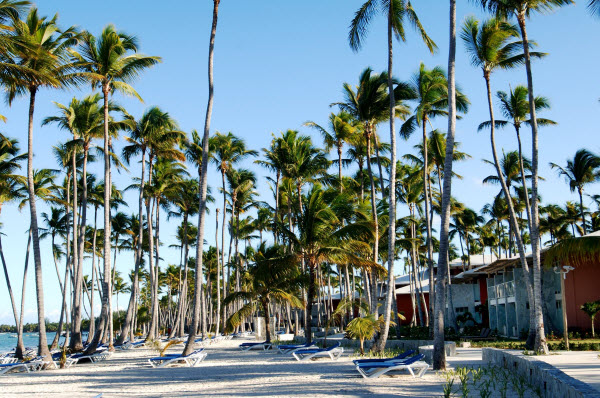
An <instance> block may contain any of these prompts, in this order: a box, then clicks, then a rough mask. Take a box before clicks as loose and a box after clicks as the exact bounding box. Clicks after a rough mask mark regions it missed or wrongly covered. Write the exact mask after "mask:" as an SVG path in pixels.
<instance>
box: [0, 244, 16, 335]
mask: <svg viewBox="0 0 600 398" xmlns="http://www.w3.org/2000/svg"><path fill="white" fill-rule="evenodd" d="M0 258H1V259H2V268H3V269H4V278H5V279H6V287H7V289H8V295H9V296H10V304H11V306H12V310H13V316H14V317H15V325H16V326H17V327H18V325H19V315H18V312H17V305H16V303H15V297H14V296H13V291H12V286H11V284H10V278H9V276H8V267H7V266H6V260H5V259H4V251H3V250H2V234H0Z"/></svg>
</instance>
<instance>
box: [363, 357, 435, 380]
mask: <svg viewBox="0 0 600 398" xmlns="http://www.w3.org/2000/svg"><path fill="white" fill-rule="evenodd" d="M391 363H393V362H367V363H362V364H359V365H356V370H358V373H360V374H361V375H362V377H364V378H366V379H374V378H377V377H379V376H381V375H383V374H386V373H388V372H392V371H397V370H408V373H410V374H411V376H412V377H423V375H424V374H425V372H427V369H429V364H428V363H427V362H423V361H417V362H413V363H411V364H408V365H405V364H402V363H399V362H398V363H397V365H395V366H389V365H390V364H391ZM360 365H362V367H361V366H360ZM365 365H374V366H377V367H371V368H368V369H363V367H364V366H365ZM379 366H381V367H379ZM416 369H418V372H417V373H416V374H415V370H416Z"/></svg>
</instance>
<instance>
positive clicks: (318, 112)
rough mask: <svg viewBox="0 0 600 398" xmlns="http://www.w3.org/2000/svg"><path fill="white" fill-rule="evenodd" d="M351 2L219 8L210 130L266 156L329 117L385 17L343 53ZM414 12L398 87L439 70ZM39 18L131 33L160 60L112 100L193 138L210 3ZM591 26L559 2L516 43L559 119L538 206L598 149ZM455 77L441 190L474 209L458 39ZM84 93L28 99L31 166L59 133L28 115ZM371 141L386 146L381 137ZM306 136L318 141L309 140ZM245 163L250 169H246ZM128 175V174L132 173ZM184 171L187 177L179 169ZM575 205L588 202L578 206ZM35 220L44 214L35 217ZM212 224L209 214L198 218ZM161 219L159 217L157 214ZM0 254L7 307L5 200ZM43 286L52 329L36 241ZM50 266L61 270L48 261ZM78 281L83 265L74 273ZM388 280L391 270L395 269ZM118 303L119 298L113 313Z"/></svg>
mask: <svg viewBox="0 0 600 398" xmlns="http://www.w3.org/2000/svg"><path fill="white" fill-rule="evenodd" d="M361 3H362V0H328V1H316V0H313V1H302V2H299V1H297V2H296V1H295V2H292V1H274V0H270V1H255V2H247V1H232V0H223V1H222V3H221V6H220V19H219V26H218V31H217V38H216V49H215V107H214V113H213V119H212V128H213V131H214V130H218V131H221V132H227V131H232V132H233V133H234V134H236V135H238V136H240V137H243V138H244V139H246V141H247V143H248V145H249V146H250V147H251V148H253V149H257V150H259V149H260V148H263V147H266V146H267V145H268V144H269V141H270V139H271V133H278V132H279V131H281V130H286V129H300V130H301V131H303V132H304V133H307V134H313V133H312V132H311V131H310V130H307V129H306V128H303V127H302V123H304V122H305V121H307V120H314V121H317V122H318V123H320V124H323V125H325V124H326V121H327V116H328V114H329V113H330V112H331V109H330V108H329V104H330V103H332V102H335V101H339V100H340V99H341V88H342V84H343V83H344V82H349V83H352V84H355V83H356V82H357V80H358V75H359V73H360V72H361V71H362V70H363V69H364V68H365V67H367V66H370V67H372V68H373V69H374V70H375V71H381V70H383V69H384V68H386V44H385V43H386V42H385V19H383V18H381V17H379V18H377V19H376V20H374V21H373V25H372V27H371V33H370V35H369V37H368V39H367V40H366V42H365V46H364V49H363V50H362V51H361V52H359V53H353V52H352V51H351V50H350V49H349V47H348V43H347V30H348V25H349V22H350V20H351V19H352V17H353V14H354V12H355V10H356V9H358V7H359V6H360V4H361ZM413 3H414V6H415V8H416V10H417V12H418V14H419V16H420V18H421V21H422V23H423V25H424V26H425V28H426V29H427V30H428V32H429V34H430V36H431V37H432V38H433V39H434V40H435V41H436V42H437V44H438V46H439V51H438V53H437V55H435V56H431V55H430V54H429V53H428V52H427V51H426V48H425V47H424V45H422V44H421V43H419V41H418V40H417V37H416V36H415V35H414V34H413V33H409V34H408V43H402V44H398V43H396V44H395V66H394V75H396V76H397V77H398V78H399V79H402V80H407V79H409V78H410V75H411V74H412V73H413V72H414V71H415V70H416V68H417V67H418V65H419V62H420V61H423V62H425V63H426V65H427V66H429V67H432V66H435V65H442V66H443V67H444V68H446V65H447V48H448V21H447V19H448V18H447V17H448V4H447V3H448V2H446V1H440V0H423V1H414V2H413ZM40 11H41V13H42V14H45V15H50V14H54V13H56V12H58V13H59V16H60V18H59V21H60V24H61V25H62V26H64V27H67V26H70V25H77V26H78V27H80V28H82V29H87V30H90V31H91V32H93V33H94V34H98V33H99V32H100V31H101V29H102V27H103V26H105V25H106V24H108V23H113V24H115V25H116V26H117V28H118V29H121V30H124V31H126V32H128V33H130V34H135V35H137V36H138V38H139V39H140V42H141V50H142V52H143V53H146V54H149V55H159V56H161V57H162V58H163V63H162V64H160V65H159V66H157V67H155V68H153V69H152V70H150V71H148V72H147V73H145V74H144V75H143V76H142V78H141V79H140V80H139V81H137V82H136V83H135V88H136V89H137V90H138V92H139V93H140V94H141V96H142V97H143V98H144V100H145V103H144V104H142V103H139V102H138V101H137V100H133V99H130V98H123V97H119V96H117V97H116V98H115V99H116V100H117V101H118V102H119V103H121V104H122V105H124V106H125V107H126V108H127V109H128V111H129V112H130V113H131V114H133V115H135V116H137V117H139V116H140V115H141V113H142V112H143V110H144V109H145V108H146V107H147V106H150V105H158V106H160V107H162V108H163V109H165V110H167V111H169V112H170V113H171V114H172V115H173V116H174V117H175V118H176V119H177V120H178V121H179V123H180V126H181V128H182V130H184V131H187V132H189V131H191V130H192V129H198V130H202V129H203V120H204V113H205V109H206V101H207V70H206V69H207V65H206V64H207V62H206V61H207V54H208V38H209V31H210V24H211V15H212V1H209V0H203V1H195V2H185V3H182V2H173V3H170V4H169V3H168V2H167V3H165V2H158V1H154V0H147V1H141V0H128V1H116V0H105V1H103V2H102V4H101V5H99V4H98V3H93V4H92V3H90V2H87V1H79V0H56V1H52V2H43V3H41V4H40ZM471 14H475V15H478V16H480V17H481V13H480V12H479V10H478V9H477V8H475V7H474V6H473V5H472V4H471V3H470V2H467V1H459V2H458V18H457V19H458V22H459V24H460V23H462V21H463V19H464V18H465V16H467V15H471ZM599 31H600V20H597V19H593V18H592V17H591V16H589V15H588V14H587V12H586V10H585V6H584V2H580V4H578V5H576V6H571V7H567V8H565V9H563V10H560V11H558V12H557V13H554V14H551V15H543V16H536V17H535V19H534V21H532V22H531V23H530V24H529V35H530V38H531V39H533V40H536V41H537V42H538V43H539V50H540V51H544V52H547V53H549V54H550V56H548V57H546V58H545V59H544V60H543V61H537V62H536V63H535V65H534V68H533V69H534V84H535V88H536V94H537V95H544V96H547V97H548V98H549V99H550V100H551V103H552V109H551V110H550V111H547V112H545V113H544V114H543V115H544V116H545V117H548V118H551V119H554V120H556V121H557V122H559V125H558V126H557V127H550V128H545V129H543V130H542V132H541V141H540V156H541V161H540V165H541V171H540V173H541V175H542V176H543V177H545V178H546V180H545V181H543V182H542V183H541V190H542V197H543V199H544V202H545V203H549V202H550V203H560V204H562V203H564V201H566V200H575V199H576V196H575V195H573V194H571V193H570V192H569V190H568V187H567V185H566V184H565V183H564V182H563V181H562V180H561V179H559V178H557V177H556V174H555V172H554V171H552V170H550V168H549V167H548V162H550V161H554V162H557V163H561V164H562V163H564V162H565V159H566V158H567V157H572V156H573V154H574V153H575V151H576V150H577V149H579V148H583V147H586V148H589V149H591V150H593V151H597V152H599V151H600V145H598V142H597V138H596V137H597V136H598V130H599V127H598V126H599V122H600V118H599V116H598V114H599V113H600V104H599V103H598V98H599V97H600V90H599V87H600V85H599V79H600V78H599V77H598V74H597V73H594V72H595V71H596V70H597V65H598V64H599V63H600V53H599V52H598V51H597V45H596V38H597V37H598V32H599ZM457 82H458V83H459V84H460V86H461V87H462V89H463V91H464V92H465V93H466V94H467V96H468V97H469V98H470V100H471V103H472V105H471V110H470V112H469V114H468V115H466V116H465V117H464V118H463V119H462V120H460V121H459V122H458V124H457V139H458V141H460V142H461V143H462V147H461V150H463V151H465V152H467V153H469V154H470V155H471V156H472V159H470V160H468V161H465V162H462V163H458V164H456V165H455V168H456V171H457V172H458V173H459V174H461V175H463V176H464V179H463V180H461V181H459V180H456V181H455V182H454V186H453V194H454V196H455V197H457V198H458V199H459V200H461V201H463V202H465V203H466V204H467V205H468V206H469V207H471V208H473V209H475V210H480V209H481V208H482V206H483V205H484V204H485V203H488V202H490V201H491V198H492V196H493V195H495V194H496V193H497V192H498V189H499V188H498V187H496V186H483V185H482V183H481V181H482V179H483V178H484V177H485V176H487V175H490V174H492V173H493V169H492V168H490V167H489V166H487V165H485V164H483V162H482V159H484V158H486V159H489V158H491V154H490V149H489V142H488V134H485V133H477V131H476V127H477V125H478V124H479V123H480V122H481V121H483V120H487V119H488V113H487V104H486V98H485V86H484V82H483V78H482V75H481V72H480V71H479V70H477V69H474V68H473V67H472V66H471V65H470V64H469V61H468V58H467V57H466V55H465V53H464V47H463V46H462V43H461V42H459V43H458V53H457ZM523 83H525V71H524V70H523V69H519V70H516V71H512V72H510V73H507V72H498V73H496V74H495V75H494V76H493V81H492V85H493V90H494V91H496V90H504V91H506V90H508V88H509V85H512V86H513V87H514V86H515V85H517V84H523ZM87 93H89V89H88V88H87V87H85V88H83V89H82V90H81V91H71V92H59V91H49V90H48V91H42V92H41V93H40V94H39V95H38V97H37V107H36V113H35V126H34V128H35V131H34V134H35V146H34V150H35V160H34V162H35V163H34V166H35V168H44V167H46V168H55V167H57V166H56V164H55V163H54V158H53V156H52V152H51V148H52V146H53V145H55V144H56V143H57V142H58V141H64V140H66V139H67V138H68V135H67V133H66V132H63V131H59V130H57V129H56V128H55V127H53V126H46V127H40V123H41V120H42V119H43V118H44V117H46V116H49V115H53V114H55V113H56V108H55V106H54V105H53V104H52V101H56V102H60V103H67V102H68V101H69V100H70V98H71V97H72V96H77V97H81V96H83V95H85V94H87ZM27 103H28V101H27V99H26V98H21V99H18V100H17V101H15V103H14V104H13V106H12V107H11V108H8V106H7V105H5V106H3V107H2V110H1V112H0V113H2V114H4V115H5V116H6V117H7V118H8V122H7V123H6V124H5V125H3V126H0V130H1V131H2V132H3V133H5V134H6V135H8V136H10V137H15V138H18V139H19V141H20V142H21V145H22V147H25V145H26V138H27V136H26V131H27ZM433 124H434V126H435V127H436V128H439V129H442V130H444V131H445V129H446V126H447V122H446V120H445V119H439V120H434V121H433ZM381 134H382V138H383V139H385V140H389V137H387V133H386V130H385V129H382V131H381ZM313 136H314V138H315V141H316V142H317V143H320V139H319V138H318V137H317V136H316V135H314V134H313ZM523 136H524V137H523V138H524V147H525V148H526V152H527V153H530V139H529V133H528V132H524V134H523ZM417 142H418V137H416V136H415V137H414V138H413V139H411V140H409V141H408V142H405V141H399V145H398V153H399V155H400V156H401V155H402V154H404V153H407V152H410V151H413V145H415V144H416V143H417ZM498 145H499V146H500V147H502V148H504V150H506V151H508V150H513V149H515V138H514V133H513V132H512V131H511V130H506V132H500V133H499V137H498ZM246 167H253V166H252V165H250V164H247V165H246ZM90 168H91V172H93V173H100V172H101V164H100V163H96V164H93V165H91V167H90ZM253 168H254V170H256V171H257V173H258V175H259V176H260V179H259V180H260V181H259V184H258V189H259V192H261V194H262V195H263V197H262V199H265V200H269V201H272V196H271V195H270V193H269V190H268V185H267V183H266V181H265V179H264V177H265V175H266V174H265V173H264V171H263V170H260V169H258V168H257V167H253ZM130 171H131V172H132V173H133V175H135V176H138V174H139V169H138V166H137V164H132V165H131V168H130ZM191 172H192V173H193V171H191ZM130 178H131V175H128V174H124V175H115V177H114V180H115V183H116V184H117V186H118V187H119V188H120V189H123V188H125V187H126V186H127V185H129V184H130V181H131V179H130ZM209 184H210V185H212V186H213V188H214V192H217V191H216V188H217V186H218V184H219V180H218V178H217V174H216V173H215V170H214V169H211V173H210V177H209ZM589 193H598V186H597V185H596V186H590V187H589ZM126 200H127V202H128V203H130V204H132V206H131V207H130V208H124V209H122V211H125V212H135V211H137V210H136V205H135V203H137V202H136V197H135V194H134V193H133V192H130V193H127V194H126ZM588 202H589V201H588ZM42 211H48V208H47V207H46V206H44V205H40V206H39V212H40V214H41V212H42ZM404 212H405V209H400V210H399V216H402V215H404ZM212 214H213V215H214V212H213V213H212ZM162 217H163V220H165V218H166V216H165V215H164V214H163V215H162ZM209 220H210V221H209V222H208V223H207V231H206V236H207V240H208V242H209V243H211V244H212V243H213V241H214V239H213V238H212V237H213V236H214V223H213V222H212V217H211V218H210V219H209ZM1 222H2V223H3V229H2V231H3V233H4V234H5V236H4V237H3V246H4V251H5V256H6V260H7V261H8V264H9V267H10V277H11V280H12V284H13V289H14V291H15V294H16V296H17V298H19V297H20V289H21V279H22V272H23V262H24V257H25V246H26V240H27V235H26V230H27V228H28V225H29V212H28V209H27V208H25V209H23V211H22V212H19V211H18V210H17V208H16V206H14V205H7V206H5V207H4V208H3V211H2V217H1ZM165 224H166V223H164V221H163V223H162V224H161V225H162V226H163V227H162V228H161V237H162V240H163V242H164V243H165V246H164V247H163V248H162V249H161V255H162V257H163V258H164V264H166V263H178V261H179V260H178V259H179V256H178V252H177V251H176V250H172V249H168V248H167V247H166V246H168V245H170V244H172V243H174V241H173V238H172V236H173V233H174V229H175V225H176V222H171V223H170V224H169V225H168V226H165ZM42 258H43V272H44V288H45V299H46V313H47V316H48V317H49V318H50V319H52V320H56V319H57V317H58V313H59V305H60V297H59V294H58V291H59V290H58V287H57V279H56V272H55V270H54V265H53V263H52V258H51V255H50V244H49V242H43V244H42ZM117 263H118V265H117V268H118V269H119V270H121V271H122V272H124V273H126V272H129V270H130V269H131V268H132V267H133V263H132V255H131V253H124V254H123V255H120V256H119V258H118V260H117ZM61 266H62V265H61ZM85 267H86V270H85V271H84V272H85V273H86V274H89V263H86V265H85ZM397 271H398V272H399V270H397ZM29 272H30V273H29V278H28V284H27V300H26V316H25V319H26V321H35V316H34V314H35V310H36V309H35V286H34V280H33V266H31V267H30V271H29ZM0 279H2V281H1V282H0V302H1V303H4V305H2V306H0V323H13V318H12V312H11V311H10V307H9V299H8V294H7V290H6V288H5V282H4V280H3V279H4V278H0ZM125 302H126V299H125V298H123V299H120V303H121V306H123V305H124V303H125Z"/></svg>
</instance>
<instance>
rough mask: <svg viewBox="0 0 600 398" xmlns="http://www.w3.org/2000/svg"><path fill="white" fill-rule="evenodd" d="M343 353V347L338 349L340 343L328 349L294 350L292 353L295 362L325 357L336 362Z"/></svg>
mask: <svg viewBox="0 0 600 398" xmlns="http://www.w3.org/2000/svg"><path fill="white" fill-rule="evenodd" d="M343 353H344V347H340V343H336V344H334V345H332V346H331V347H328V348H304V349H300V350H296V351H294V352H293V353H292V355H293V356H294V358H296V361H307V360H309V359H312V358H317V357H325V356H328V357H329V358H331V359H333V360H336V359H339V358H340V357H341V356H342V354H343Z"/></svg>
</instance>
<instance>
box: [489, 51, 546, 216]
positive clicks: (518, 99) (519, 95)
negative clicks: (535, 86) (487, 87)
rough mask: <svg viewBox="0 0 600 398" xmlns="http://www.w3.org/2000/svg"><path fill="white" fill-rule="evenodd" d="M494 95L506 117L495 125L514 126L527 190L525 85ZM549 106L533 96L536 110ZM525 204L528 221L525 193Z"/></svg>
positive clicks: (544, 123)
mask: <svg viewBox="0 0 600 398" xmlns="http://www.w3.org/2000/svg"><path fill="white" fill-rule="evenodd" d="M533 54H536V55H537V54H539V56H541V55H543V54H541V53H532V55H533ZM496 96H497V97H498V99H499V100H500V110H501V112H502V115H503V116H504V117H505V118H506V119H507V120H496V121H495V127H505V126H508V125H509V124H512V125H513V127H514V128H515V133H516V135H517V144H518V151H519V163H520V169H521V170H520V171H521V180H523V187H524V188H523V190H524V191H528V190H527V183H526V182H525V181H524V179H525V178H526V176H525V167H524V161H523V159H524V157H523V150H522V146H521V134H520V132H521V125H528V126H529V125H530V124H531V121H530V120H529V119H528V115H529V100H528V95H527V87H524V86H520V85H519V86H517V87H515V89H514V90H513V89H512V88H511V89H510V93H509V94H507V93H505V92H503V91H498V92H497V93H496ZM548 108H550V102H549V101H548V99H547V98H545V97H540V96H538V97H536V98H535V110H536V111H540V110H544V109H548ZM537 121H538V125H539V126H547V125H555V124H556V122H554V121H553V120H550V119H544V118H538V119H537ZM489 126H490V121H487V122H483V123H481V124H480V125H479V128H478V131H481V130H482V129H484V128H486V127H489ZM525 205H526V208H527V217H528V218H527V220H528V221H529V220H530V219H531V205H530V203H529V196H528V195H526V196H525Z"/></svg>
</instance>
